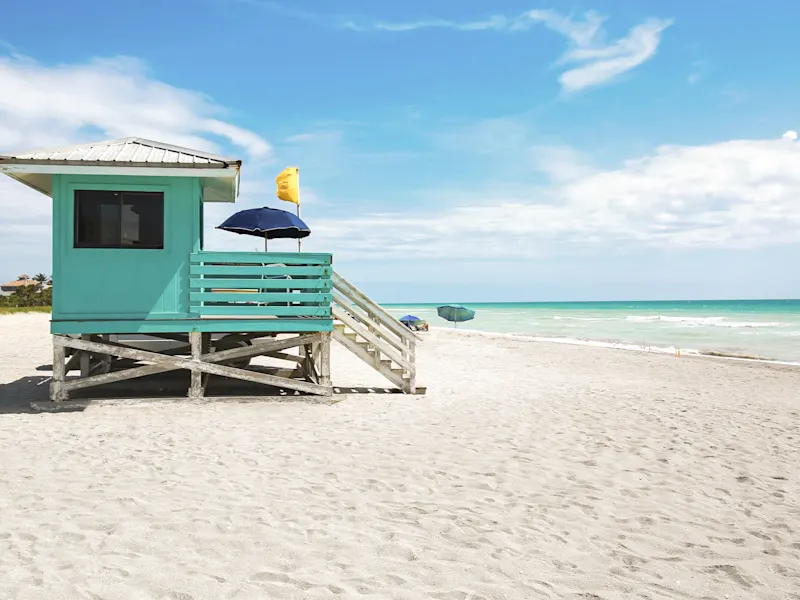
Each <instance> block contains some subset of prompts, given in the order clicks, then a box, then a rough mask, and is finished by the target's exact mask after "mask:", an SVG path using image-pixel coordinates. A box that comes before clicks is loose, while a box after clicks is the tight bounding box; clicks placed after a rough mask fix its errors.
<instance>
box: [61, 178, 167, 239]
mask: <svg viewBox="0 0 800 600" xmlns="http://www.w3.org/2000/svg"><path fill="white" fill-rule="evenodd" d="M75 247H76V248H151V249H152V248H163V247H164V194H163V193H162V192H107V191H94V190H76V191H75Z"/></svg>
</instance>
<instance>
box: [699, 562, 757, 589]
mask: <svg viewBox="0 0 800 600" xmlns="http://www.w3.org/2000/svg"><path fill="white" fill-rule="evenodd" d="M703 570H704V571H705V572H706V573H712V574H713V573H724V574H725V575H727V576H728V577H730V578H731V579H732V580H733V581H735V582H736V583H738V584H739V585H740V586H742V587H744V588H747V589H748V590H749V589H750V588H752V587H753V583H751V582H750V581H749V578H748V577H747V576H746V575H745V574H744V573H742V571H741V570H740V569H739V567H736V566H734V565H713V566H711V567H706V568H705V569H703Z"/></svg>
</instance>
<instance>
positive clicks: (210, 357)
mask: <svg viewBox="0 0 800 600" xmlns="http://www.w3.org/2000/svg"><path fill="white" fill-rule="evenodd" d="M320 335H322V334H313V335H304V336H297V337H294V338H289V339H285V340H272V339H271V340H269V341H262V342H257V343H255V344H253V346H247V347H244V348H234V349H231V350H225V351H223V352H212V353H206V354H200V356H199V357H196V358H195V357H194V352H195V351H194V344H193V358H192V359H187V358H181V357H172V356H165V355H163V354H157V353H155V352H148V351H146V350H138V349H135V348H127V347H124V346H121V345H119V344H113V343H98V342H88V341H85V340H78V339H73V338H67V337H64V336H54V338H53V345H54V347H55V348H59V349H60V350H61V353H62V363H61V364H62V365H63V349H64V348H65V347H70V348H75V349H77V350H83V351H88V352H98V353H103V354H110V355H112V356H119V357H121V358H130V359H133V360H138V361H143V362H151V363H154V364H153V365H152V366H153V367H158V368H159V369H158V370H163V371H171V370H177V369H188V370H189V371H192V373H194V372H200V373H206V374H209V375H219V376H221V377H230V378H232V379H241V380H244V381H251V382H253V383H261V384H264V385H270V386H275V387H283V388H287V389H292V390H297V391H300V392H307V393H310V394H318V395H321V396H329V395H330V394H331V393H332V390H331V388H330V386H321V385H318V384H315V383H310V382H306V381H298V380H294V379H285V378H282V377H277V376H274V375H268V374H265V373H258V372H255V371H247V370H245V369H238V368H235V367H231V366H225V365H220V364H215V363H218V362H222V361H225V360H229V359H231V358H243V357H247V356H255V355H258V354H261V353H263V351H264V350H267V349H268V350H275V349H284V348H288V347H292V346H297V345H302V344H305V343H310V342H312V341H314V339H317V338H318V337H319V336H320ZM195 339H198V340H200V338H195ZM201 343H202V342H201ZM54 368H55V366H54ZM158 370H156V369H153V370H150V371H146V372H142V371H141V370H140V371H139V372H140V373H142V374H146V373H150V372H158ZM98 377H99V376H98ZM103 377H107V376H103ZM62 379H63V377H62ZM95 381H99V380H95ZM105 381H108V380H107V379H106V380H105ZM59 389H60V388H59ZM195 393H197V389H196V388H195ZM200 393H202V391H201V392H200Z"/></svg>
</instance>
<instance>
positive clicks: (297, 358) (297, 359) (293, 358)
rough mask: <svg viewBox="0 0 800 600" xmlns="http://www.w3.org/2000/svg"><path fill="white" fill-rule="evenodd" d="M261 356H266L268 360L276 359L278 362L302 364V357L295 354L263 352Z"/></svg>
mask: <svg viewBox="0 0 800 600" xmlns="http://www.w3.org/2000/svg"><path fill="white" fill-rule="evenodd" d="M261 356H267V357H269V358H278V359H280V360H288V361H290V362H295V363H302V362H303V357H302V356H299V355H297V354H289V353H288V352H265V353H264V354H262V355H261Z"/></svg>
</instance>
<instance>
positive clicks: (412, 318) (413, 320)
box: [400, 315, 422, 323]
mask: <svg viewBox="0 0 800 600" xmlns="http://www.w3.org/2000/svg"><path fill="white" fill-rule="evenodd" d="M417 321H422V319H420V318H419V317H415V316H414V315H406V316H405V317H400V322H401V323H416V322H417Z"/></svg>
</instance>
